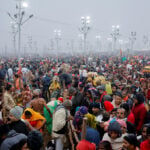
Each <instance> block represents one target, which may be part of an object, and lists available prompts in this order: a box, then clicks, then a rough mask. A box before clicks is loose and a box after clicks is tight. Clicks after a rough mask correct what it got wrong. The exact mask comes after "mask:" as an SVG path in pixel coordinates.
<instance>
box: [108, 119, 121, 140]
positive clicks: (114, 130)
mask: <svg viewBox="0 0 150 150" xmlns="http://www.w3.org/2000/svg"><path fill="white" fill-rule="evenodd" d="M108 135H109V136H110V138H112V139H116V138H118V137H120V136H121V135H122V131H121V126H120V124H119V123H118V122H117V121H113V122H110V124H109V126H108Z"/></svg>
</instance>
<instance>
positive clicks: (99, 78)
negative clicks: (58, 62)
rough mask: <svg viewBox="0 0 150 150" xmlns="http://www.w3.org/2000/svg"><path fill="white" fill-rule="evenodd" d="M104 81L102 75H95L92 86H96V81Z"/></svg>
mask: <svg viewBox="0 0 150 150" xmlns="http://www.w3.org/2000/svg"><path fill="white" fill-rule="evenodd" d="M104 81H105V77H104V76H97V77H95V79H94V81H93V84H94V86H97V84H96V83H97V82H100V83H101V84H102V82H104Z"/></svg>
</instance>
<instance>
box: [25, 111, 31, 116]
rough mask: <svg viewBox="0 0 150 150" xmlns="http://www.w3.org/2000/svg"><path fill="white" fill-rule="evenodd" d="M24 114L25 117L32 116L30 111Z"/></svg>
mask: <svg viewBox="0 0 150 150" xmlns="http://www.w3.org/2000/svg"><path fill="white" fill-rule="evenodd" d="M24 114H25V116H32V114H31V112H30V111H28V110H27V111H25V113H24Z"/></svg>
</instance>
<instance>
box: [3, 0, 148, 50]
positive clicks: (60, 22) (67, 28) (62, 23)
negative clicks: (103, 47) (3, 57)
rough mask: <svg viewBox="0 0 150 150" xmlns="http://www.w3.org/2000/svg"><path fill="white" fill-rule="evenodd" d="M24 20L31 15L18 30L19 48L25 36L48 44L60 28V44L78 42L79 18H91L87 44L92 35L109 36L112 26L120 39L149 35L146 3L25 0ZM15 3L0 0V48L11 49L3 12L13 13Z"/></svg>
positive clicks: (141, 0)
mask: <svg viewBox="0 0 150 150" xmlns="http://www.w3.org/2000/svg"><path fill="white" fill-rule="evenodd" d="M26 1H27V2H28V4H29V7H28V8H26V9H25V10H26V17H27V16H28V15H30V14H34V17H33V18H32V19H31V20H30V21H28V22H27V23H26V24H25V25H24V26H23V28H22V30H23V31H22V47H23V46H24V45H27V41H28V36H32V38H33V41H37V43H38V46H41V47H42V46H43V45H49V41H50V39H52V38H54V33H53V31H54V29H61V31H62V39H63V40H64V42H66V41H70V40H72V39H73V40H77V39H78V34H79V31H78V27H79V26H80V24H81V21H80V17H81V16H87V15H88V16H90V17H91V27H92V29H91V31H90V33H89V35H88V40H89V41H94V40H95V36H96V35H100V36H101V37H102V39H103V40H105V39H106V38H107V37H109V35H110V32H111V26H112V25H117V24H119V25H120V33H121V35H122V37H121V38H122V39H127V38H128V37H129V34H130V32H131V31H136V32H137V40H138V41H139V42H140V41H141V42H142V36H143V35H150V17H149V16H150V0H26ZM15 4H16V1H15V0H0V19H1V20H0V35H1V38H0V49H3V48H4V47H5V45H7V47H8V49H9V48H12V40H11V39H12V34H11V26H10V22H11V19H10V18H9V17H8V15H7V13H6V12H10V13H11V14H14V13H15Z"/></svg>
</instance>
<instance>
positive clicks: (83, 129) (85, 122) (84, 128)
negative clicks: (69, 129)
mask: <svg viewBox="0 0 150 150" xmlns="http://www.w3.org/2000/svg"><path fill="white" fill-rule="evenodd" d="M86 124H87V118H86V117H85V118H83V125H82V136H81V140H84V139H85V138H86Z"/></svg>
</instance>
